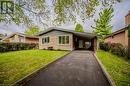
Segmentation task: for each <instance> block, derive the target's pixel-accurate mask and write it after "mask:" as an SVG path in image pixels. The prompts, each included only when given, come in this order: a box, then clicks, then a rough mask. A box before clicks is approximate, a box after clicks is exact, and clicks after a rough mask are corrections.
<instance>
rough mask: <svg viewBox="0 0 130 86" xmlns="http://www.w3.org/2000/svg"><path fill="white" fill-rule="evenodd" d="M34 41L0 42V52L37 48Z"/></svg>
mask: <svg viewBox="0 0 130 86" xmlns="http://www.w3.org/2000/svg"><path fill="white" fill-rule="evenodd" d="M37 48H38V44H36V43H0V52H8V51H18V50H29V49H37Z"/></svg>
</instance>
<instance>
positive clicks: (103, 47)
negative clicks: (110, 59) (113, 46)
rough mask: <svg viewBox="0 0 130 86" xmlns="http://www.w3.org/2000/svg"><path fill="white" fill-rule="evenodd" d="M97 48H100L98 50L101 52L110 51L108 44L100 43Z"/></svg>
mask: <svg viewBox="0 0 130 86" xmlns="http://www.w3.org/2000/svg"><path fill="white" fill-rule="evenodd" d="M99 46H100V49H102V50H105V51H109V50H110V44H109V43H100V44H99Z"/></svg>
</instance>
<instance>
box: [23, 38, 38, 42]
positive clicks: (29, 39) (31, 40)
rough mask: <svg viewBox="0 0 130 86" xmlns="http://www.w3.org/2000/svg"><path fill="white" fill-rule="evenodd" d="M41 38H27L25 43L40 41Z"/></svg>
mask: <svg viewBox="0 0 130 86" xmlns="http://www.w3.org/2000/svg"><path fill="white" fill-rule="evenodd" d="M38 42H39V39H38V38H27V37H26V38H25V43H38Z"/></svg>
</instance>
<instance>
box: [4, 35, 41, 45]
mask: <svg viewBox="0 0 130 86" xmlns="http://www.w3.org/2000/svg"><path fill="white" fill-rule="evenodd" d="M4 42H21V43H38V42H39V39H38V38H29V37H24V36H19V35H17V34H15V35H14V36H12V37H10V38H8V39H5V40H4Z"/></svg>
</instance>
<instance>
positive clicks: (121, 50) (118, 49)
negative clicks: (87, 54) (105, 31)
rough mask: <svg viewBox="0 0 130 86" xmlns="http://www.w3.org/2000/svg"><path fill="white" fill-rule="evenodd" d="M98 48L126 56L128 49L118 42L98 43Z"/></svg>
mask: <svg viewBox="0 0 130 86" xmlns="http://www.w3.org/2000/svg"><path fill="white" fill-rule="evenodd" d="M99 46H100V49H102V50H104V51H110V52H111V53H113V54H115V55H118V56H121V57H127V56H128V49H127V48H126V47H124V46H123V45H122V44H120V43H100V45H99Z"/></svg>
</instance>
